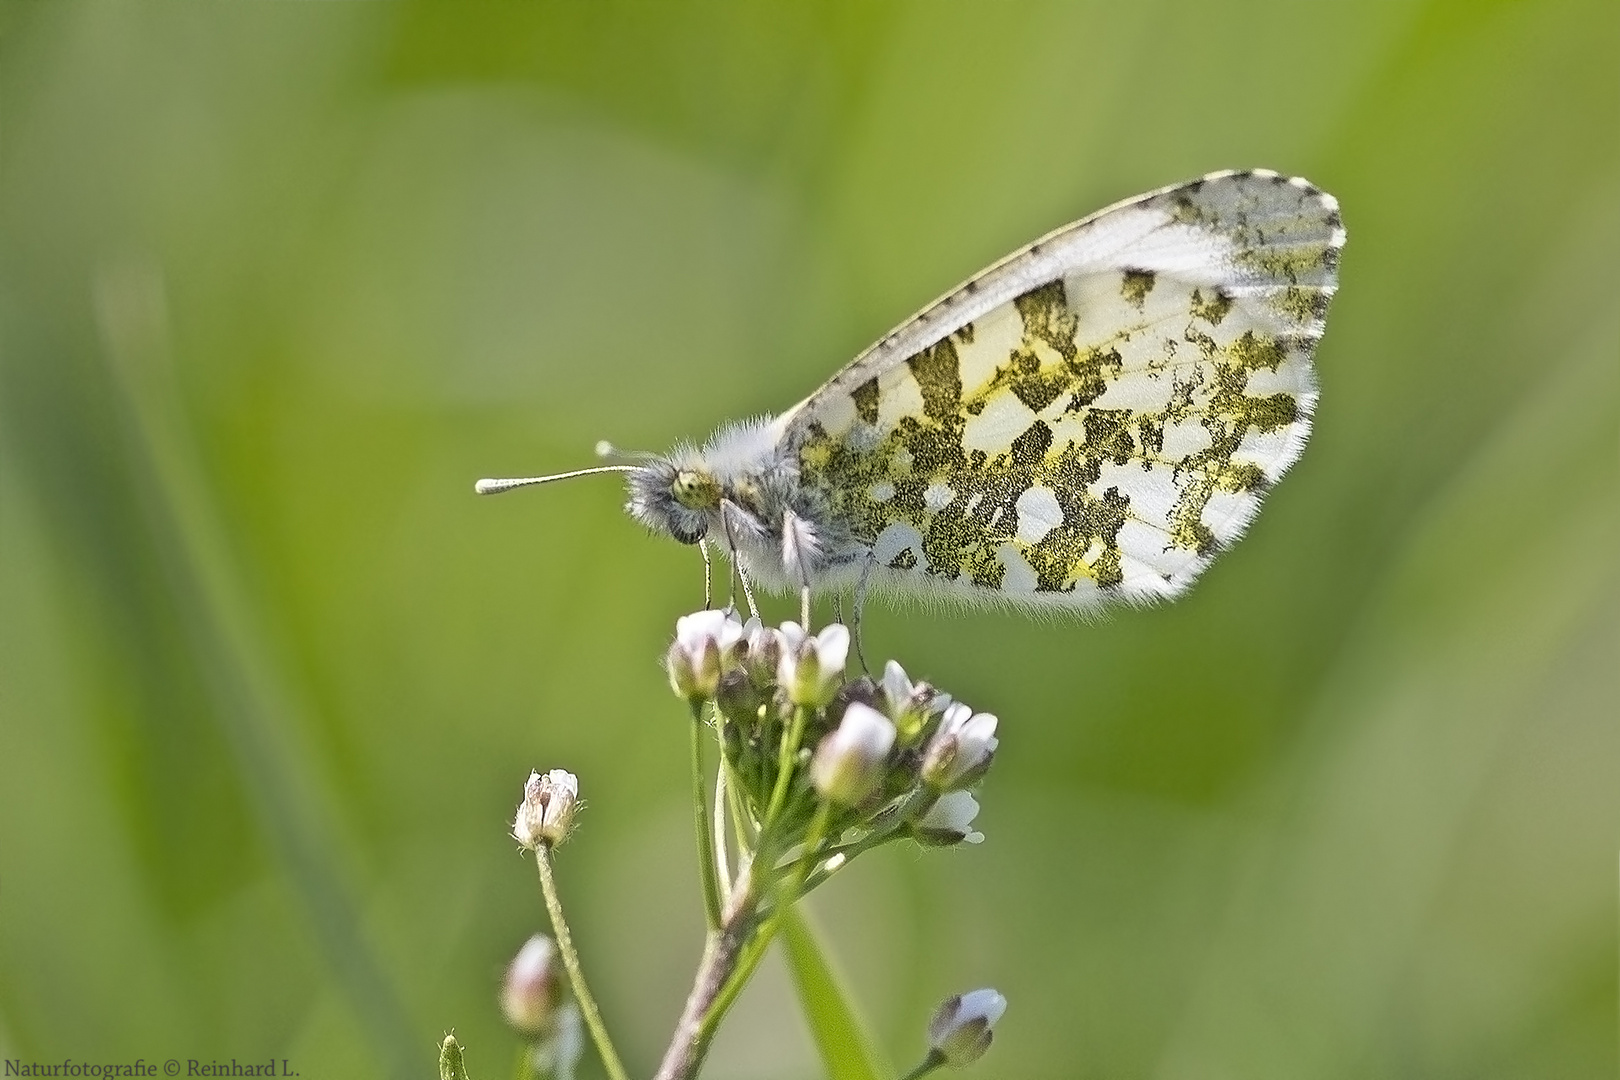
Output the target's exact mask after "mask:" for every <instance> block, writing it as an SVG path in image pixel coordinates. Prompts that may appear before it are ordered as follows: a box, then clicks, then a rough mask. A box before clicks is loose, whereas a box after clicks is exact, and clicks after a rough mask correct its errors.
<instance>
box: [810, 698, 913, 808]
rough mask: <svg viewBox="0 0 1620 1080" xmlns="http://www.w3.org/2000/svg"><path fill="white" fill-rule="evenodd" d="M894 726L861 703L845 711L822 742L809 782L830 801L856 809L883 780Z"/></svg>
mask: <svg viewBox="0 0 1620 1080" xmlns="http://www.w3.org/2000/svg"><path fill="white" fill-rule="evenodd" d="M894 734H895V733H894V724H893V723H892V722H890V720H889V718H888V717H887V716H884V715H883V714H882V713H880V712H878V711H877V710H876V709H874V708H871V707H870V706H868V705H863V704H861V703H860V702H858V701H857V702H853V703H851V705H850V706H849V708H847V709H845V710H844V718H843V719H842V720H841V721H839V724H838V728H837V730H835V731H834V732H833V733H832V734H830V735H828V736H827V737H826V738H824V739H822V740H821V745H820V746H817V747H816V756H815V758H814V759H813V760H812V761H811V762H810V780H811V782H812V783H814V784H815V786H816V790H817V791H819V792H821V794H822V796H823V797H825V798H826V799H827V800H828V801H830V802H834V803H837V804H838V805H840V806H854V805H856V804H858V803H859V802H860V801H861V800H863V799H865V798H866V797H867V796H868V795H870V794H871V793H872V789H873V788H875V787H876V786H877V784H878V781H879V780H881V779H882V778H883V766H884V764H885V762H886V761H887V760H888V757H889V751H890V750H891V749H892V748H893V747H894Z"/></svg>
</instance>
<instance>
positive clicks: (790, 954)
mask: <svg viewBox="0 0 1620 1080" xmlns="http://www.w3.org/2000/svg"><path fill="white" fill-rule="evenodd" d="M782 944H783V948H784V950H785V951H786V953H787V963H788V970H789V971H791V972H792V973H793V985H794V986H795V987H796V988H797V989H798V991H799V1001H800V1002H801V1003H802V1004H803V1005H804V1018H805V1021H806V1022H807V1023H809V1025H810V1034H811V1036H812V1037H813V1038H814V1039H815V1041H816V1049H817V1050H818V1051H819V1052H820V1053H821V1062H822V1064H823V1065H825V1066H826V1067H827V1076H828V1077H829V1078H830V1080H879V1078H881V1077H887V1076H890V1075H892V1070H891V1069H889V1068H888V1067H887V1064H886V1063H885V1062H884V1061H883V1060H882V1059H881V1056H880V1055H879V1054H878V1052H877V1050H876V1048H875V1047H874V1046H873V1045H872V1040H871V1038H870V1037H869V1036H868V1035H867V1033H866V1031H865V1030H864V1029H863V1028H862V1027H861V1024H860V1021H859V1019H858V1018H857V1017H856V1015H855V1010H854V1009H853V1008H852V1007H851V1005H850V1002H849V999H848V997H847V996H846V995H845V993H844V989H843V987H842V986H841V985H840V983H839V979H838V976H837V973H836V972H834V971H833V969H832V965H831V964H830V963H829V961H828V959H827V956H826V953H825V952H824V951H823V949H822V947H821V942H820V941H819V940H818V939H817V935H816V932H815V931H814V930H813V929H812V928H811V926H810V925H809V923H807V922H806V921H805V917H804V916H803V915H802V914H800V913H799V910H798V909H797V908H790V909H788V911H787V912H785V913H784V914H783V916H782Z"/></svg>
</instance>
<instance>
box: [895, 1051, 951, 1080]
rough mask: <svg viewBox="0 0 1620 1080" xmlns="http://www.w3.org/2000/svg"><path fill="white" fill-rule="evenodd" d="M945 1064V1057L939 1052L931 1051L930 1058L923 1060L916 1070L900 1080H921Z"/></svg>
mask: <svg viewBox="0 0 1620 1080" xmlns="http://www.w3.org/2000/svg"><path fill="white" fill-rule="evenodd" d="M943 1064H945V1055H944V1054H941V1053H940V1052H939V1051H938V1050H930V1051H928V1056H927V1057H925V1058H923V1059H922V1061H920V1062H919V1063H918V1064H917V1067H916V1068H915V1069H912V1070H911V1071H910V1072H908V1073H906V1075H904V1076H902V1077H901V1078H900V1080H920V1078H921V1077H924V1076H927V1075H928V1074H929V1073H931V1072H933V1071H934V1070H935V1069H937V1068H939V1067H940V1066H941V1065H943Z"/></svg>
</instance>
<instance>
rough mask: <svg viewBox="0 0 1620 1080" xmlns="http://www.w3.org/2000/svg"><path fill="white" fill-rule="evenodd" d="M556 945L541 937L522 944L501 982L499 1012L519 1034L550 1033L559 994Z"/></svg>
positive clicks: (535, 937)
mask: <svg viewBox="0 0 1620 1080" xmlns="http://www.w3.org/2000/svg"><path fill="white" fill-rule="evenodd" d="M557 964H558V957H557V946H556V945H555V944H554V943H553V942H552V940H551V939H550V938H548V937H546V935H544V934H536V935H534V936H533V937H531V938H530V939H529V940H528V941H526V942H524V943H523V948H521V949H519V950H518V954H517V956H516V957H515V958H514V959H513V960H512V964H511V966H510V967H508V968H507V969H506V978H505V979H504V980H503V981H502V983H501V1012H502V1013H504V1014H505V1015H506V1022H507V1023H508V1024H511V1025H512V1027H513V1029H514V1030H516V1031H517V1032H518V1033H519V1034H521V1035H527V1036H528V1037H529V1038H531V1039H532V1038H536V1037H538V1036H540V1035H544V1034H546V1033H547V1032H549V1031H550V1030H551V1026H552V1021H553V1020H554V1019H555V1017H556V1012H557V1001H558V998H559V997H560V996H561V993H562V972H561V970H560V969H559V968H558V966H557Z"/></svg>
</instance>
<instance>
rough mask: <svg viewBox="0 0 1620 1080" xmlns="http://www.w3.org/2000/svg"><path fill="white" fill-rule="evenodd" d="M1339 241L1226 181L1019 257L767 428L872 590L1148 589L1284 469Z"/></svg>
mask: <svg viewBox="0 0 1620 1080" xmlns="http://www.w3.org/2000/svg"><path fill="white" fill-rule="evenodd" d="M1343 239H1344V232H1343V229H1342V228H1341V227H1340V224H1339V218H1338V213H1337V207H1336V204H1335V203H1334V201H1333V200H1332V198H1331V197H1330V196H1327V195H1325V194H1323V193H1322V192H1320V191H1318V190H1316V189H1315V188H1313V187H1311V186H1310V185H1308V184H1306V183H1304V182H1303V181H1298V180H1287V179H1285V178H1283V177H1280V176H1277V175H1275V174H1271V173H1226V174H1216V175H1213V176H1210V177H1206V178H1205V179H1203V180H1201V181H1196V182H1194V183H1191V184H1186V185H1182V186H1179V187H1175V188H1168V189H1165V190H1163V191H1160V192H1155V193H1153V194H1150V195H1146V196H1143V197H1141V198H1139V199H1136V200H1133V201H1131V202H1128V203H1123V204H1120V205H1119V206H1116V207H1112V208H1110V209H1108V210H1105V211H1102V212H1101V213H1099V214H1096V215H1093V216H1092V217H1090V218H1087V219H1086V220H1084V221H1081V222H1078V223H1076V224H1074V225H1071V226H1069V227H1067V228H1065V229H1062V230H1059V231H1058V232H1056V233H1053V234H1052V235H1050V236H1048V237H1045V238H1043V239H1042V240H1039V241H1036V243H1034V244H1032V245H1030V246H1029V247H1028V248H1026V249H1024V250H1023V251H1021V252H1018V253H1015V254H1014V255H1012V256H1010V257H1009V258H1007V259H1005V260H1003V261H1002V262H1001V263H998V264H997V265H996V266H994V267H992V268H990V269H989V270H987V271H985V272H984V273H983V274H981V275H979V276H978V277H976V278H975V279H973V280H972V281H971V282H969V283H968V284H966V285H964V286H963V287H962V288H960V289H958V290H956V291H954V292H952V293H951V294H949V295H948V296H946V297H945V298H943V299H941V300H940V301H938V302H937V303H935V304H934V305H932V306H930V307H929V308H928V309H926V310H924V311H923V312H922V313H921V314H919V315H918V316H917V317H915V318H914V319H912V320H911V321H910V322H908V323H907V324H905V325H903V326H902V327H900V328H899V329H898V330H896V331H895V332H894V333H893V334H891V335H889V336H888V337H887V338H885V339H884V340H883V341H881V342H879V343H878V344H877V345H876V346H874V347H873V348H872V349H871V350H869V351H868V352H867V353H866V354H864V355H863V356H861V357H860V358H858V359H857V360H856V361H855V362H854V363H852V364H851V365H850V366H849V367H847V368H846V369H844V371H842V372H840V373H839V374H838V375H837V376H836V377H835V378H834V379H833V380H832V381H831V382H829V383H828V384H827V386H825V387H823V389H822V390H820V391H818V392H817V393H816V394H815V395H813V396H812V397H811V398H810V399H809V400H808V401H806V402H805V403H804V405H802V406H800V408H799V409H797V410H796V411H795V412H793V413H792V414H790V415H789V416H788V417H786V418H785V438H786V439H787V440H789V443H790V445H791V446H793V447H794V448H795V449H796V452H797V454H798V457H799V465H800V473H801V478H802V481H803V482H804V483H805V484H806V485H808V486H810V487H812V488H815V489H817V490H819V491H821V492H822V493H823V496H824V497H825V498H826V499H827V501H828V503H829V504H830V505H829V509H830V511H831V516H832V517H833V518H835V519H837V520H839V521H840V522H842V523H843V524H844V525H845V527H847V528H848V529H849V530H850V532H851V534H852V536H851V539H852V540H853V541H854V542H855V543H856V544H858V545H860V546H863V547H868V548H870V550H871V552H872V555H873V557H874V561H873V571H872V580H871V584H873V585H877V586H880V587H881V586H883V585H889V586H893V587H896V588H900V589H903V590H906V591H916V589H917V588H918V587H922V588H924V589H930V588H931V589H934V590H938V591H944V592H946V593H951V594H955V595H957V596H960V597H963V598H973V597H979V598H983V599H1006V600H1011V601H1014V602H1024V603H1035V604H1050V605H1055V606H1075V607H1084V606H1087V605H1089V604H1095V603H1098V602H1103V601H1106V600H1109V599H1116V598H1117V599H1127V600H1129V599H1151V598H1154V597H1161V596H1169V595H1173V594H1174V593H1176V592H1178V591H1180V590H1181V589H1182V588H1184V587H1185V586H1186V585H1187V584H1189V583H1190V582H1191V581H1192V579H1193V578H1194V577H1196V576H1197V574H1198V572H1199V571H1200V570H1201V569H1202V568H1203V567H1204V566H1205V565H1206V564H1207V563H1208V561H1209V560H1210V559H1211V558H1212V557H1213V556H1214V555H1215V553H1216V552H1217V551H1218V550H1219V549H1220V548H1221V546H1223V545H1224V544H1226V543H1229V542H1230V541H1232V540H1234V539H1236V538H1237V536H1238V535H1239V534H1240V533H1241V532H1242V530H1243V527H1244V525H1245V524H1247V522H1248V520H1249V519H1250V518H1251V517H1252V516H1253V514H1254V512H1255V510H1256V509H1257V508H1258V506H1259V500H1260V498H1261V496H1262V495H1263V494H1264V492H1265V490H1266V488H1267V487H1268V486H1269V485H1270V484H1271V483H1272V482H1273V481H1275V480H1276V479H1277V477H1279V476H1280V475H1281V474H1282V472H1283V471H1284V470H1285V469H1286V468H1287V467H1288V466H1289V465H1291V464H1292V463H1293V462H1294V461H1295V460H1296V459H1297V458H1298V456H1299V454H1300V451H1301V450H1302V448H1303V445H1304V441H1305V438H1306V435H1307V434H1308V432H1309V425H1310V411H1311V408H1312V406H1313V405H1314V403H1315V396H1316V395H1315V381H1314V376H1313V373H1312V369H1311V352H1312V349H1313V348H1314V346H1315V343H1316V340H1317V339H1318V338H1319V337H1320V335H1321V331H1322V319H1323V316H1324V315H1325V313H1326V307H1327V301H1328V298H1329V297H1330V296H1331V295H1332V292H1333V290H1334V287H1335V284H1336V271H1337V257H1338V249H1339V247H1340V246H1341V245H1342V243H1343Z"/></svg>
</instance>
